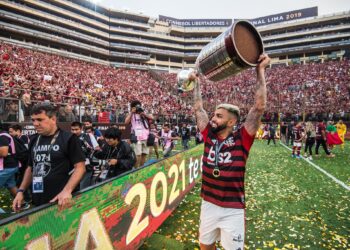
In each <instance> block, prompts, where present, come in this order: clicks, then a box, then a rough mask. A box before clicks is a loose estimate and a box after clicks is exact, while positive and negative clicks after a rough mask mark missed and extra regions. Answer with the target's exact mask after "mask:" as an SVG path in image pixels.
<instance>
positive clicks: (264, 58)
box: [256, 53, 271, 72]
mask: <svg viewBox="0 0 350 250" xmlns="http://www.w3.org/2000/svg"><path fill="white" fill-rule="evenodd" d="M270 62H271V59H270V57H269V56H268V55H267V54H265V53H264V54H261V55H260V56H259V59H258V65H257V66H256V67H257V70H258V72H259V71H261V70H264V69H265V68H266V67H267V66H268V65H269V64H270Z"/></svg>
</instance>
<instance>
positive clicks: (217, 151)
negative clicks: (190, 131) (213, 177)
mask: <svg viewBox="0 0 350 250" xmlns="http://www.w3.org/2000/svg"><path fill="white" fill-rule="evenodd" d="M225 141H226V139H225V140H224V141H223V142H221V143H220V144H219V143H218V142H216V143H215V168H218V167H219V153H220V150H221V148H222V146H224V144H225Z"/></svg>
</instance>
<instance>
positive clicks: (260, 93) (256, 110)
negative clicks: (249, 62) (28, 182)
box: [244, 54, 270, 136]
mask: <svg viewBox="0 0 350 250" xmlns="http://www.w3.org/2000/svg"><path fill="white" fill-rule="evenodd" d="M269 63H270V58H269V56H268V55H267V54H262V55H260V57H259V64H258V65H257V67H256V73H257V84H256V92H255V104H254V106H253V107H252V108H251V109H250V111H249V113H248V115H247V119H246V121H245V123H244V127H245V128H246V130H247V132H248V133H249V134H250V135H251V136H253V135H255V134H256V132H257V131H258V129H259V121H260V118H261V116H262V114H263V113H264V111H265V107H266V81H265V68H266V67H267V65H269Z"/></svg>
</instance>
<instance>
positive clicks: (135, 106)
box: [125, 101, 153, 167]
mask: <svg viewBox="0 0 350 250" xmlns="http://www.w3.org/2000/svg"><path fill="white" fill-rule="evenodd" d="M130 108H131V113H130V114H128V116H127V117H126V118H125V123H126V124H130V123H131V134H132V136H131V138H130V141H131V143H133V144H134V149H135V154H136V157H137V163H136V167H141V166H143V165H144V164H145V161H146V157H147V155H148V154H149V148H148V146H147V138H148V136H149V133H150V132H149V129H150V126H149V124H150V123H149V120H153V117H152V115H150V114H145V112H144V110H143V108H142V106H141V102H139V101H132V102H131V103H130ZM132 137H136V138H135V139H133V138H132Z"/></svg>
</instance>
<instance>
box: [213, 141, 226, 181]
mask: <svg viewBox="0 0 350 250" xmlns="http://www.w3.org/2000/svg"><path fill="white" fill-rule="evenodd" d="M229 136H230V135H229ZM227 138H228V137H226V138H225V140H223V141H222V142H221V143H220V144H219V142H218V141H216V143H215V167H214V169H213V176H214V177H215V178H218V177H219V176H220V169H219V153H220V150H221V148H222V146H224V144H225V141H226V139H227Z"/></svg>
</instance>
